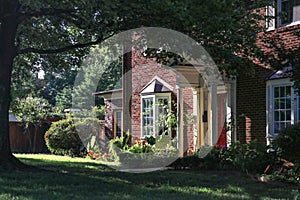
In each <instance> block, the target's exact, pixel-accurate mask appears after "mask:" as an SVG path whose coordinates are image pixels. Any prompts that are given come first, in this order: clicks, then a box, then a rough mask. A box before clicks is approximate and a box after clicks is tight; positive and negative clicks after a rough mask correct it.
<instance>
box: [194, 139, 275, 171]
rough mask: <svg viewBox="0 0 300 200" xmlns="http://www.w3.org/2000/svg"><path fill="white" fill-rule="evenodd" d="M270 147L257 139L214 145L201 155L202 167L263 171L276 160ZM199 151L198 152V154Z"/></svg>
mask: <svg viewBox="0 0 300 200" xmlns="http://www.w3.org/2000/svg"><path fill="white" fill-rule="evenodd" d="M267 150H268V147H267V146H266V145H264V144H260V143H258V142H257V141H252V142H251V143H249V144H241V143H239V142H236V143H233V144H232V145H231V146H230V147H229V148H220V147H214V148H213V149H212V150H211V151H210V152H209V153H208V154H207V155H206V156H205V157H203V158H202V157H201V158H202V159H201V161H202V165H201V167H202V168H205V169H236V170H240V171H242V172H246V173H263V172H264V170H265V169H266V167H267V166H268V165H270V164H273V163H274V162H275V157H276V156H275V155H273V154H272V153H268V151H267ZM198 154H199V153H198V152H197V153H196V155H198Z"/></svg>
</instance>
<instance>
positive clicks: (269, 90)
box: [266, 78, 300, 145]
mask: <svg viewBox="0 0 300 200" xmlns="http://www.w3.org/2000/svg"><path fill="white" fill-rule="evenodd" d="M283 86H291V124H295V123H296V122H298V121H299V118H300V116H298V113H297V111H298V109H299V107H298V106H299V104H298V101H297V100H298V99H299V98H300V97H299V96H298V95H297V93H295V89H294V88H293V82H292V81H291V79H290V78H285V79H274V80H268V81H267V87H266V118H267V119H266V122H267V123H266V139H267V144H268V145H269V144H270V143H271V139H272V138H273V137H274V136H276V133H274V118H275V114H274V113H275V109H274V98H273V97H274V88H275V87H283Z"/></svg>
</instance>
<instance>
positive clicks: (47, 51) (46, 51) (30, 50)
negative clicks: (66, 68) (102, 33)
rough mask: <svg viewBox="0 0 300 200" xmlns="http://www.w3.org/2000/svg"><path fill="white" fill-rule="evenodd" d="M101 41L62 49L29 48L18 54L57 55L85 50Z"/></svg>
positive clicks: (21, 50)
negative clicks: (74, 50)
mask: <svg viewBox="0 0 300 200" xmlns="http://www.w3.org/2000/svg"><path fill="white" fill-rule="evenodd" d="M101 41H102V39H98V40H95V41H91V42H87V43H77V44H74V45H69V46H65V47H62V48H56V49H37V48H33V47H29V48H25V49H20V50H19V51H17V54H18V55H20V54H27V53H38V54H57V53H62V52H65V51H69V50H73V49H77V48H84V47H88V46H91V45H95V44H99V43H100V42H101Z"/></svg>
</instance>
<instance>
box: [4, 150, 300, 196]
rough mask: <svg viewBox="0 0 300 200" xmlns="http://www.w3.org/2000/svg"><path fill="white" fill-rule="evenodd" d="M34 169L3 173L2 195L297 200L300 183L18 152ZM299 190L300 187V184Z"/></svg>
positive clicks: (226, 173)
mask: <svg viewBox="0 0 300 200" xmlns="http://www.w3.org/2000/svg"><path fill="white" fill-rule="evenodd" d="M16 156H17V157H18V158H19V159H21V160H22V161H23V162H25V163H27V164H30V165H34V166H38V167H39V168H40V169H37V170H36V171H34V172H14V173H0V175H1V176H0V199H1V200H2V199H15V200H16V199H72V200H75V199H80V200H81V199H181V200H185V199H222V200H223V199H225V200H226V199H228V200H229V199H292V195H291V193H292V190H293V189H296V188H297V186H295V185H289V184H282V183H262V182H259V181H257V180H255V179H252V178H249V177H246V176H244V175H241V174H239V173H234V172H216V171H188V170H186V171H175V170H167V171H156V172H149V173H139V174H133V173H125V172H116V171H115V170H113V169H111V168H109V167H107V166H105V165H103V164H101V163H100V162H96V161H91V160H87V159H78V158H76V159H74V158H69V157H62V156H52V155H20V154H18V155H16ZM298 188H299V185H298Z"/></svg>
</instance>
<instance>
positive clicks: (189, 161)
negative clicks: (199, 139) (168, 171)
mask: <svg viewBox="0 0 300 200" xmlns="http://www.w3.org/2000/svg"><path fill="white" fill-rule="evenodd" d="M202 163H203V162H202V160H201V159H200V158H199V157H198V156H196V155H194V156H184V157H180V158H178V159H176V160H175V161H174V162H173V163H171V164H170V165H169V167H173V168H175V169H199V167H202V165H203V164H202ZM206 166H207V165H206ZM207 169H211V168H207Z"/></svg>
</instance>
